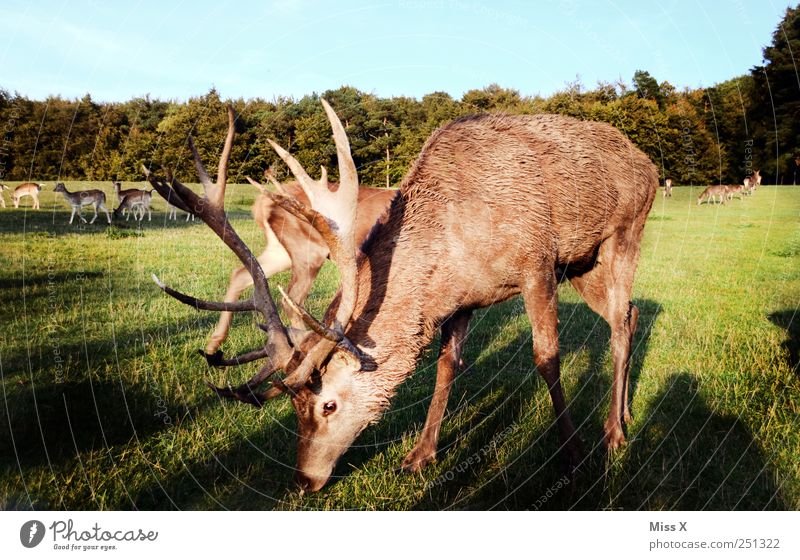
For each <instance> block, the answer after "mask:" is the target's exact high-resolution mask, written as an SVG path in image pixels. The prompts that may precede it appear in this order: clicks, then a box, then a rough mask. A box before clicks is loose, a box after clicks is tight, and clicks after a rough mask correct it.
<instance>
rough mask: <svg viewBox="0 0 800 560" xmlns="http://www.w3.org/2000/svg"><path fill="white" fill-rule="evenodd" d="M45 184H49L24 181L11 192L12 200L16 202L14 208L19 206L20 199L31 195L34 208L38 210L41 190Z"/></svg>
mask: <svg viewBox="0 0 800 560" xmlns="http://www.w3.org/2000/svg"><path fill="white" fill-rule="evenodd" d="M45 186H47V185H46V184H45V183H22V184H21V185H20V186H18V187H17V188H16V189H14V192H13V193H11V201H12V202H13V203H14V208H19V201H20V199H21V198H22V197H23V196H29V197H31V198H32V199H33V209H34V210H38V209H39V191H41V190H42V187H45Z"/></svg>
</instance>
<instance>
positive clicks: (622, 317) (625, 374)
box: [570, 230, 641, 450]
mask: <svg viewBox="0 0 800 560" xmlns="http://www.w3.org/2000/svg"><path fill="white" fill-rule="evenodd" d="M628 233H629V234H630V232H628ZM638 238H639V239H640V238H641V230H640V231H639V233H638ZM629 239H630V238H629ZM639 239H633V240H631V241H630V242H625V239H624V237H623V235H622V234H617V235H615V236H613V237H611V238H609V239H607V240H606V241H604V242H603V245H602V246H601V247H600V251H599V253H598V262H597V264H596V265H595V267H594V268H593V269H591V270H590V271H588V272H586V273H585V274H583V275H581V276H577V277H573V278H571V279H570V281H571V282H572V284H573V286H575V289H576V290H577V291H578V293H579V294H580V295H581V297H582V298H583V299H584V301H586V303H587V304H588V305H589V307H590V308H591V309H592V310H593V311H594V312H595V313H597V314H598V315H600V316H601V317H603V319H605V320H606V322H607V323H608V325H609V327H611V353H612V358H613V362H614V378H613V380H612V383H611V406H610V409H609V412H608V418H607V420H606V423H605V425H604V432H605V442H606V446H607V447H608V449H609V450H613V449H616V448H618V447H619V446H620V445H622V444H623V443H624V442H625V432H624V428H623V426H624V423H625V422H630V421H631V413H630V405H629V400H628V399H629V386H630V359H631V348H632V343H633V336H634V334H635V332H636V325H637V322H638V319H639V309H638V308H637V307H636V306H635V305H633V304H632V303H631V301H630V296H631V290H632V288H633V275H634V272H635V271H636V264H637V262H638V260H639Z"/></svg>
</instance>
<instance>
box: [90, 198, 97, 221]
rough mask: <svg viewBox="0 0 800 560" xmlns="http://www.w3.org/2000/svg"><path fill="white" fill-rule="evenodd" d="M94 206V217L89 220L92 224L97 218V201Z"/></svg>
mask: <svg viewBox="0 0 800 560" xmlns="http://www.w3.org/2000/svg"><path fill="white" fill-rule="evenodd" d="M92 208H94V218H92V221H91V222H89V223H90V224H93V223H94V221H95V220H96V219H97V203H96V202H95V203H94V204H92Z"/></svg>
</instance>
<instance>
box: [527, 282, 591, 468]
mask: <svg viewBox="0 0 800 560" xmlns="http://www.w3.org/2000/svg"><path fill="white" fill-rule="evenodd" d="M556 290H557V282H556V277H555V273H554V267H549V269H548V270H541V271H538V272H537V273H536V276H535V277H532V278H531V279H529V281H528V285H527V286H526V287H525V289H524V290H523V292H522V296H523V298H524V300H525V309H526V311H527V313H528V319H530V323H531V330H532V331H533V355H534V363H535V364H536V369H537V370H539V374H540V375H541V376H542V378H543V379H544V381H545V383H546V384H547V390H548V391H549V393H550V399H551V400H552V402H553V409H554V411H555V415H556V422H557V424H558V435H559V439H560V441H561V449H562V453H563V456H564V458H565V459H566V461H567V463H568V466H569V468H570V469H571V470H572V469H575V468H577V467H578V466H580V464H581V463H582V462H583V457H584V455H583V450H582V445H581V441H580V437H579V436H578V434H577V432H576V430H575V426H574V424H573V423H572V418H571V417H570V415H569V411H568V410H567V405H566V401H565V399H564V390H563V389H562V387H561V364H560V360H559V349H558V293H557V291H556Z"/></svg>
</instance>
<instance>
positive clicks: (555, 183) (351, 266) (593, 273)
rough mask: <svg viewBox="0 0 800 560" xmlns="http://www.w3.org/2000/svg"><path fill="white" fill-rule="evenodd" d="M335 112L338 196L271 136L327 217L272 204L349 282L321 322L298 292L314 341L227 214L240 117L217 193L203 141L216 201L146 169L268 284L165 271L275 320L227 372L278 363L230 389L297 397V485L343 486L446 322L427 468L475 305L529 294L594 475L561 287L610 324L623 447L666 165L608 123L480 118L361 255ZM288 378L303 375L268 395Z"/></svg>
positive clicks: (426, 155) (618, 438)
mask: <svg viewBox="0 0 800 560" xmlns="http://www.w3.org/2000/svg"><path fill="white" fill-rule="evenodd" d="M322 103H323V107H324V109H325V112H326V114H327V116H328V119H329V120H330V123H331V126H332V128H333V136H334V141H335V144H336V151H337V158H338V163H339V177H340V183H339V188H338V189H337V190H336V191H331V190H330V188H329V187H328V182H327V179H326V173H325V170H324V169H323V173H322V179H320V180H319V181H317V180H314V179H312V178H311V177H310V176H309V175H308V173H306V171H305V170H304V169H303V167H302V166H301V165H300V163H299V162H298V161H297V160H296V159H295V158H294V157H293V156H292V155H291V154H289V153H288V152H286V151H285V150H283V149H282V148H281V147H280V146H278V145H277V144H275V143H274V142H270V144H271V145H272V146H273V148H274V149H275V150H276V151H277V152H278V154H279V155H280V157H281V158H282V159H283V160H284V162H285V163H286V164H287V165H288V166H289V168H290V169H291V170H292V172H293V174H294V175H295V177H296V178H297V180H298V181H299V183H300V185H301V187H302V189H303V190H304V192H305V193H306V196H307V197H308V199H309V201H310V202H311V206H312V207H311V208H308V207H307V206H304V205H302V204H301V203H300V202H298V201H297V200H296V199H294V198H291V197H289V196H284V195H273V198H274V200H275V201H276V203H277V204H279V205H280V206H281V207H282V208H284V209H286V210H288V211H290V212H292V213H293V214H295V216H297V217H298V218H300V219H303V220H306V221H308V223H310V224H311V225H312V226H313V227H314V228H315V229H316V230H317V231H318V232H319V233H320V235H321V236H322V237H323V239H324V240H325V241H326V243H327V244H328V247H329V248H330V251H331V254H332V256H333V260H334V262H336V265H337V267H338V268H339V277H340V286H341V289H340V291H339V293H338V294H337V296H336V297H335V298H334V300H333V302H332V303H331V305H330V306H329V307H328V311H327V312H326V314H325V318H324V320H323V321H321V322H319V321H316V320H315V319H314V318H313V317H312V316H311V315H310V314H309V313H308V312H307V311H305V310H304V309H303V308H302V307H300V306H298V305H296V304H295V302H292V300H291V298H290V297H289V296H288V294H287V295H284V299H285V300H286V302H287V304H289V305H291V306H292V307H293V308H295V311H296V312H297V313H298V314H300V315H301V316H303V319H304V320H305V321H306V323H307V325H308V326H309V327H310V329H311V330H310V331H307V332H302V333H301V332H297V331H294V330H289V331H287V329H286V328H285V327H284V325H283V324H282V323H281V320H280V317H279V315H278V313H277V308H276V306H275V303H274V302H273V300H272V297H271V296H270V292H269V284H268V282H267V279H266V275H265V273H264V270H263V269H262V268H261V266H260V264H259V262H258V260H257V259H256V258H255V256H254V255H253V253H252V252H251V251H250V250H249V248H248V247H247V245H246V244H245V243H244V242H243V241H242V240H241V238H240V237H239V236H238V235H237V234H236V232H235V231H234V230H233V228H232V226H231V225H230V223H229V222H228V220H227V218H226V214H225V209H224V197H225V187H226V183H227V167H228V160H229V158H230V153H231V147H232V145H233V138H234V133H235V127H234V121H235V115H234V113H233V109H232V108H230V107H229V108H228V123H229V125H228V134H227V137H226V140H225V147H224V148H223V151H222V156H221V157H220V163H219V167H218V173H217V181H216V183H212V182H211V179H210V178H209V175H208V173H207V172H206V170H205V167H204V166H203V164H202V163H201V162H200V158H199V155H198V154H197V150H196V149H195V148H194V143H193V142H190V147H191V148H192V152H193V155H194V157H195V166H196V168H197V171H198V174H199V176H200V181H201V183H202V184H203V188H204V192H205V195H204V196H203V197H202V198H201V197H199V196H198V195H197V194H195V193H194V192H193V191H192V190H191V189H189V188H188V187H186V186H185V185H183V184H182V183H180V182H179V181H177V180H174V179H172V180H169V181H168V180H165V179H162V178H160V177H157V176H155V175H153V174H152V173H150V172H149V170H147V169H145V172H146V174H147V176H148V180H149V181H150V183H151V184H152V185H153V186H154V187H155V188H156V189H157V190H158V191H159V193H160V194H161V195H162V196H164V197H165V198H166V197H169V196H172V197H178V198H180V199H181V205H182V207H184V208H187V209H191V210H192V211H193V212H194V213H196V214H197V216H198V217H199V218H201V219H202V220H203V221H204V222H205V223H206V224H207V225H208V226H209V227H210V228H211V229H212V230H213V231H214V232H215V233H216V234H217V235H218V236H219V237H220V238H221V239H222V240H223V242H224V243H225V244H226V245H227V246H228V247H229V248H230V249H231V250H232V251H233V253H234V254H236V256H237V257H238V258H239V260H240V261H241V262H242V264H244V265H245V266H246V267H247V269H248V271H249V272H250V274H251V275H252V277H253V278H254V280H255V284H254V293H253V297H252V298H250V299H248V300H246V301H240V302H236V303H217V302H208V301H202V300H198V299H196V298H193V297H191V296H188V295H185V294H182V293H180V292H178V291H176V290H173V289H172V288H170V287H168V286H166V285H165V284H164V283H162V282H161V281H160V280H158V279H157V278H154V280H155V281H156V282H157V284H158V285H159V287H161V289H162V290H164V291H165V292H167V293H168V294H169V295H171V296H173V297H175V298H177V299H179V300H180V301H182V302H184V303H187V304H190V305H192V306H193V307H195V308H197V309H207V310H215V311H220V310H224V311H258V312H259V313H260V314H261V317H262V322H263V324H262V325H260V327H261V328H262V329H263V330H265V331H266V333H267V342H266V344H265V346H264V347H263V348H262V349H259V350H254V351H252V352H249V353H247V354H244V355H241V356H238V357H236V358H231V359H228V360H224V362H223V363H221V364H220V365H235V364H239V363H245V362H248V361H254V360H258V359H265V362H264V366H263V367H262V368H261V370H260V371H259V372H258V373H257V374H256V375H255V376H254V377H253V378H251V379H250V380H249V381H248V382H247V383H245V384H244V385H241V386H240V387H237V388H235V389H234V388H223V389H220V388H217V389H216V390H217V392H218V393H219V394H220V395H223V396H225V397H230V398H234V399H238V400H241V401H244V402H248V403H251V404H255V405H261V404H262V403H263V402H265V400H266V399H270V398H273V397H277V396H278V395H281V394H284V393H285V394H287V395H289V396H290V397H291V399H292V405H293V406H294V408H295V411H296V413H297V418H298V449H297V471H296V476H295V478H296V481H297V483H298V485H299V486H300V487H301V489H305V490H309V491H316V490H319V489H320V488H321V487H322V486H323V485H324V484H325V483H326V482H327V481H328V479H329V478H330V476H331V473H332V470H333V467H334V466H335V464H336V462H337V460H338V459H339V457H340V456H341V455H342V454H343V453H344V452H345V451H346V450H347V449H348V448H349V447H350V445H351V444H352V442H353V441H354V440H355V438H356V437H357V436H358V434H359V433H360V432H361V431H362V430H363V429H364V428H365V427H366V426H367V425H369V424H370V423H374V422H376V421H377V420H378V419H379V418H380V416H381V414H382V413H383V411H385V410H386V409H387V408H388V407H389V403H390V399H391V397H392V396H393V395H394V394H395V392H396V390H397V388H398V386H399V385H400V384H401V383H402V382H403V381H404V380H405V379H406V378H407V377H408V376H409V375H411V373H413V371H414V370H415V368H416V364H417V360H418V358H419V356H420V354H421V353H422V351H423V350H424V348H425V347H426V346H427V345H428V344H429V343H430V342H431V340H432V339H433V337H434V334H435V333H436V331H437V330H439V329H441V332H442V335H441V350H440V353H439V364H438V371H437V379H436V388H435V391H434V397H433V401H432V402H431V405H430V408H429V410H428V418H427V420H426V422H425V427H424V428H423V430H422V435H421V437H420V440H419V442H418V443H417V445H416V447H415V448H414V449H413V450H412V451H411V453H409V455H408V456H407V457H406V458H405V460H404V461H403V467H404V468H405V469H406V470H409V471H417V470H419V469H421V468H423V467H424V466H425V465H427V464H428V463H429V462H431V461H432V460H434V458H435V456H436V447H437V439H438V436H439V428H440V426H441V422H442V419H443V416H444V412H445V409H446V405H447V397H448V394H449V392H450V388H451V387H452V384H453V380H454V377H455V373H456V369H457V364H458V362H459V359H460V355H461V351H462V348H463V342H464V338H465V337H466V335H467V331H468V326H469V320H470V317H471V315H472V313H473V311H474V310H475V309H479V308H482V307H486V306H489V305H492V304H494V303H497V302H500V301H504V300H507V299H509V298H511V297H513V296H515V295H518V294H521V295H522V298H523V301H524V303H525V309H526V311H527V314H528V318H529V320H530V323H531V327H532V329H533V341H534V356H535V358H534V361H535V364H536V368H537V370H538V371H539V373H540V374H541V375H542V376H543V378H544V380H545V385H546V387H547V389H548V391H549V393H550V397H551V399H552V402H553V407H554V409H555V418H556V422H557V424H558V432H559V436H560V439H561V442H562V449H563V452H564V454H565V456H566V458H567V459H568V460H569V462H570V464H571V465H572V466H576V465H578V464H579V463H580V462H581V461H582V457H583V455H582V452H581V446H580V443H579V438H578V436H577V434H576V431H575V427H574V425H573V423H572V420H571V418H570V415H569V412H568V411H567V408H566V402H565V398H564V394H563V391H562V388H561V382H560V366H559V349H558V316H557V303H558V301H557V299H558V292H557V285H558V282H559V281H561V280H565V279H566V280H569V281H570V282H571V283H572V284H573V286H574V287H575V288H576V289H577V291H578V293H579V294H580V295H581V296H582V297H583V298H584V299H585V300H586V302H587V303H588V304H589V307H591V308H592V309H593V310H594V311H595V312H597V313H598V314H600V315H601V316H602V317H604V318H605V320H606V321H607V322H608V323H609V325H610V327H611V350H612V351H611V355H612V357H613V362H614V377H613V382H612V386H611V407H610V412H609V415H608V419H607V420H606V423H605V441H606V444H607V446H608V448H609V449H615V448H617V447H618V446H620V445H621V444H622V443H623V442H624V441H625V434H624V431H623V422H625V421H628V420H629V418H630V413H629V405H628V401H629V398H628V378H629V369H630V358H631V344H632V339H633V334H634V332H635V330H636V323H637V320H638V316H639V310H638V309H637V307H636V306H635V305H633V304H632V303H631V301H630V296H631V290H632V287H633V278H634V273H635V271H636V266H637V263H638V260H639V252H640V245H641V239H642V234H643V231H644V227H645V223H646V220H647V215H648V213H649V211H650V208H651V207H652V204H653V199H654V197H655V194H656V190H657V189H658V184H659V180H658V172H657V169H656V167H655V165H653V163H652V162H651V161H650V160H649V159H648V158H647V156H646V155H644V154H643V153H642V152H641V151H640V150H639V149H638V148H636V147H635V146H634V145H633V144H632V143H631V141H630V140H628V139H627V138H626V137H625V136H624V135H623V134H621V133H620V132H619V131H618V130H616V129H615V128H613V127H612V126H610V125H608V124H605V123H601V122H592V121H579V120H577V119H573V118H570V117H565V116H559V115H515V116H503V115H490V114H484V115H477V116H470V117H464V118H461V119H458V120H456V121H454V122H452V123H450V124H448V125H445V126H444V127H442V128H440V129H439V130H437V131H436V132H434V133H433V135H432V136H431V137H430V138H429V139H428V141H427V142H426V143H425V146H424V147H423V148H422V152H421V153H420V155H419V157H418V158H417V161H416V162H415V163H414V164H413V165H412V167H411V169H410V170H409V171H408V173H407V174H406V176H405V178H404V179H403V182H402V184H401V187H400V192H399V193H398V195H397V196H396V198H395V199H394V200H393V201H392V204H391V206H390V207H389V210H388V211H387V212H386V213H385V214H384V215H383V216H382V217H381V219H380V220H379V222H378V223H377V224H376V225H375V226H374V229H373V231H372V232H371V233H370V235H369V236H368V238H367V240H366V241H365V242H364V244H363V245H362V246H361V247H360V250H359V247H358V244H357V242H356V223H357V222H356V220H357V212H358V208H359V206H358V193H359V189H358V174H357V171H356V165H355V162H354V161H353V158H352V156H351V153H350V144H349V142H348V139H347V135H346V133H345V129H344V127H343V126H342V124H341V121H340V120H339V119H338V117H337V116H336V114H335V113H334V112H333V109H331V107H330V106H329V105H328V103H327V102H326V101H324V100H322ZM576 156H578V157H576ZM278 370H283V371H285V372H287V375H286V377H285V378H283V379H277V378H276V379H273V380H272V387H271V388H270V389H268V390H267V391H264V392H263V393H262V392H256V389H257V388H258V386H259V385H260V384H262V383H263V382H265V381H266V380H267V379H268V378H270V377H271V376H273V374H275V373H276V372H277V371H278Z"/></svg>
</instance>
